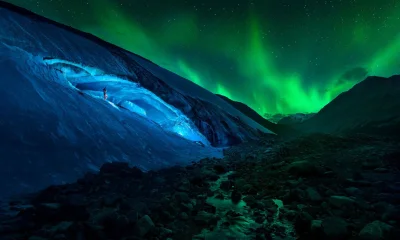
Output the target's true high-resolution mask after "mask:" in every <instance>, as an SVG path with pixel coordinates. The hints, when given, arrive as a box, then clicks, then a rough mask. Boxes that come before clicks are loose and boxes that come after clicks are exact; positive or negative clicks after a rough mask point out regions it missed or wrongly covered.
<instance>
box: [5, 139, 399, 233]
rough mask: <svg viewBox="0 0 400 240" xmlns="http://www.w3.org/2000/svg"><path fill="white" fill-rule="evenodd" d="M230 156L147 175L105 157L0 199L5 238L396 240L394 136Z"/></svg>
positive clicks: (253, 148)
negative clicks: (27, 192)
mask: <svg viewBox="0 0 400 240" xmlns="http://www.w3.org/2000/svg"><path fill="white" fill-rule="evenodd" d="M225 155H226V156H225V158H224V159H222V160H217V159H204V160H202V161H200V162H199V163H195V164H193V165H191V166H188V167H184V168H183V167H176V168H170V169H165V170H162V171H157V172H148V173H142V172H141V171H140V170H138V169H136V168H129V167H128V166H127V165H125V164H121V163H112V164H105V165H103V167H102V168H101V171H100V173H99V174H87V175H86V176H85V177H83V178H82V179H80V180H78V181H77V182H76V183H74V184H68V185H63V186H52V187H49V188H48V189H45V190H43V191H41V192H39V193H37V194H35V195H33V196H29V198H25V199H17V200H15V201H12V202H9V203H4V204H3V205H4V206H3V208H2V212H0V218H1V224H0V239H2V240H3V239H4V240H8V239H10V240H11V239H29V240H46V239H57V240H63V239H79V240H87V239H88V240H90V239H96V240H102V239H115V240H119V239H125V240H133V239H160V240H161V239H174V240H180V239H219V240H223V239H306V240H312V239H324V240H325V239H327V240H329V239H340V240H345V239H362V240H364V239H365V240H366V239H371V240H372V239H373V240H378V239H400V174H399V169H400V141H399V140H398V139H391V138H382V137H372V136H365V135H352V136H341V137H339V136H332V135H323V134H316V135H309V136H304V137H300V138H297V139H294V140H290V141H282V140H278V139H263V140H260V141H257V142H251V143H246V144H243V145H240V146H236V147H233V148H231V149H229V150H227V151H226V152H225ZM9 214H14V215H15V214H17V215H16V216H9Z"/></svg>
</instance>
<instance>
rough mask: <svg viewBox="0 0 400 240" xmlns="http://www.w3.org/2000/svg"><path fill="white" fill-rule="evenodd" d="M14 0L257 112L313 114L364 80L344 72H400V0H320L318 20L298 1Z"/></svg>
mask: <svg viewBox="0 0 400 240" xmlns="http://www.w3.org/2000/svg"><path fill="white" fill-rule="evenodd" d="M291 1H293V3H296V2H298V0H288V2H291ZM9 2H12V3H15V4H18V5H21V6H23V7H26V8H29V9H31V10H33V11H36V12H37V13H39V14H42V15H45V16H47V17H49V18H52V19H54V20H57V21H60V22H62V23H65V24H68V25H71V26H73V27H75V28H78V29H81V30H83V31H87V32H90V33H93V34H95V35H97V36H99V37H101V38H103V39H105V40H107V41H109V42H112V43H114V44H116V45H119V46H121V47H123V48H125V49H127V50H130V51H132V52H135V53H137V54H139V55H142V56H143V57H145V58H148V59H150V60H151V61H153V62H155V63H157V64H159V65H160V66H162V67H164V68H166V69H168V70H170V71H172V72H175V73H177V74H179V75H181V76H183V77H185V78H188V79H189V80H191V81H193V82H194V83H196V84H198V85H200V86H202V87H204V88H206V89H208V90H209V91H212V92H214V93H218V94H222V95H225V96H227V97H229V98H231V99H233V100H235V101H240V102H243V103H245V104H247V105H249V106H250V107H252V108H253V109H254V110H256V111H258V112H259V113H260V114H264V113H295V112H316V111H318V110H319V109H321V108H322V107H323V106H324V105H326V104H327V103H329V101H331V100H332V99H333V98H335V97H336V96H337V95H338V94H340V93H341V92H343V91H346V90H348V89H350V88H351V87H352V86H354V84H356V83H358V82H359V81H361V80H362V79H363V78H364V77H365V75H363V74H361V75H360V74H358V75H357V74H355V75H354V76H352V75H351V76H346V74H345V73H346V72H348V71H350V72H351V70H352V69H355V68H365V69H366V70H367V71H368V73H369V74H371V75H381V76H389V75H392V74H398V73H400V34H399V31H400V27H399V26H400V17H399V16H400V10H399V9H400V5H398V6H397V7H396V6H394V5H393V3H394V2H395V1H393V0H380V1H365V2H363V3H362V4H361V3H359V4H357V5H354V4H351V2H352V1H347V2H345V1H344V2H342V3H341V5H340V4H339V5H338V6H335V8H338V9H336V10H332V9H325V8H327V6H325V5H324V6H318V8H316V9H315V11H310V12H313V14H314V15H313V16H311V17H309V16H307V14H305V13H304V12H302V11H304V10H303V9H302V8H301V9H300V8H299V7H298V6H297V7H296V6H295V4H293V6H294V7H293V8H288V7H282V8H281V9H278V7H279V6H278V4H272V5H271V3H274V2H276V3H278V2H281V1H278V0H276V1H273V0H271V1H264V0H263V1H261V0H254V1H252V2H254V5H251V4H250V5H249V7H248V8H247V7H245V6H244V5H245V4H244V3H243V5H241V7H240V8H239V7H237V6H236V5H237V4H227V3H222V2H221V4H219V3H218V1H211V0H209V1H207V0H204V1H203V2H204V4H205V5H207V7H201V4H200V3H198V1H192V2H190V1H177V0H176V1H174V4H171V3H169V2H166V1H165V2H163V1H156V0H148V1H128V0H86V1H81V0H71V1H70V2H69V3H68V6H66V5H60V4H61V3H58V2H59V1H51V2H49V1H46V0H37V1H33V2H31V1H26V0H9ZM86 2H88V3H89V4H86ZM122 2H124V4H125V5H123V6H121V5H120V4H119V3H122ZM128 2H129V3H131V5H132V7H128V6H127V3H128ZM37 3H40V4H37ZM148 4H150V6H147V5H148ZM212 4H214V5H213V6H211V5H212ZM218 4H219V5H218ZM313 4H314V3H313V1H311V2H310V3H309V4H307V5H309V6H311V7H312V5H313ZM315 4H316V3H315ZM208 5H210V6H209V7H208ZM231 5H235V6H234V7H233V9H234V10H233V11H228V8H229V9H230V8H232V6H231ZM335 5H336V4H335ZM194 6H197V8H198V10H195V8H194ZM328 7H330V8H332V7H331V6H328ZM224 8H226V10H221V9H224ZM339 8H340V9H339ZM55 9H57V10H58V11H55ZM210 9H212V10H213V9H220V10H219V11H218V12H215V13H213V12H212V11H211V10H210ZM249 9H250V11H249ZM72 11H76V12H81V13H82V14H75V15H74V16H73V17H72V16H71V15H72ZM296 11H297V12H296ZM324 11H325V12H324ZM327 11H328V12H329V14H328V13H327ZM283 12H285V14H283ZM292 12H293V13H296V14H297V15H296V16H295V17H293V19H291V18H290V16H291V13H292Z"/></svg>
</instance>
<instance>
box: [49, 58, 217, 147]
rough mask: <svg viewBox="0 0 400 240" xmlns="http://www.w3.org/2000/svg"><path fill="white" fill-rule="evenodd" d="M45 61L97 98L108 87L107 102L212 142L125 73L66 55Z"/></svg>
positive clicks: (192, 137)
mask: <svg viewBox="0 0 400 240" xmlns="http://www.w3.org/2000/svg"><path fill="white" fill-rule="evenodd" d="M43 61H44V62H45V63H46V64H47V65H48V66H51V67H54V69H56V70H57V71H59V72H60V73H62V75H63V77H64V80H65V81H66V82H64V84H65V83H67V85H69V86H71V87H73V88H75V89H76V90H78V91H80V92H82V93H84V94H87V95H90V96H92V97H94V98H98V99H103V89H104V88H106V89H107V95H108V98H107V100H106V101H107V102H109V103H110V104H112V105H113V106H114V107H115V108H118V109H121V110H128V111H130V112H132V113H133V114H138V115H140V116H142V117H145V118H146V119H148V120H151V121H153V122H154V123H156V124H158V125H159V126H160V127H161V128H162V129H163V130H165V131H168V132H172V133H175V134H178V135H180V136H181V137H183V138H185V139H187V140H190V141H194V142H196V143H199V144H201V145H205V146H210V143H209V141H208V140H207V138H206V137H204V136H203V135H202V134H201V133H200V132H199V130H198V129H197V127H196V126H195V125H194V124H193V123H192V121H191V120H190V119H189V118H187V117H186V116H185V115H184V114H183V113H182V112H181V111H180V110H178V109H176V108H175V107H173V106H171V105H169V104H167V103H166V102H165V101H163V100H162V99H161V98H160V97H158V96H157V95H156V94H154V93H153V92H151V91H149V90H147V89H145V88H144V87H141V86H140V84H139V83H136V82H133V81H130V80H129V79H127V78H123V77H121V76H115V75H109V74H106V73H104V72H103V71H101V70H100V69H97V68H93V67H88V66H84V65H82V64H78V63H73V62H69V61H66V60H62V59H55V58H49V57H46V58H43Z"/></svg>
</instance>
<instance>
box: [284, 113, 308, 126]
mask: <svg viewBox="0 0 400 240" xmlns="http://www.w3.org/2000/svg"><path fill="white" fill-rule="evenodd" d="M314 115H315V113H295V114H288V115H287V116H286V117H283V118H282V119H280V120H279V121H278V123H279V124H299V123H302V122H304V121H306V120H308V119H310V118H311V117H312V116H314Z"/></svg>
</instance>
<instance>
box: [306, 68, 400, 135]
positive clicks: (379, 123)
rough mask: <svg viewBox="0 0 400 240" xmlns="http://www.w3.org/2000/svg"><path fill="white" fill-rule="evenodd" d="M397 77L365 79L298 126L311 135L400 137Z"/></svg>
mask: <svg viewBox="0 0 400 240" xmlns="http://www.w3.org/2000/svg"><path fill="white" fill-rule="evenodd" d="M399 96H400V75H394V76H392V77H389V78H384V77H368V78H366V79H365V80H364V81H362V82H360V83H358V84H357V85H355V86H354V87H353V88H351V89H350V90H349V91H347V92H344V93H342V94H340V95H339V96H338V97H337V98H335V99H334V100H333V101H331V102H330V103H329V104H328V105H326V106H325V107H324V108H323V109H321V111H320V112H318V113H317V114H316V115H315V116H313V117H312V118H310V119H309V120H307V121H305V122H304V123H303V124H300V125H298V126H299V128H301V129H303V130H306V131H311V132H327V133H345V132H360V133H373V134H399V133H400V111H399V109H400V97H399Z"/></svg>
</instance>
